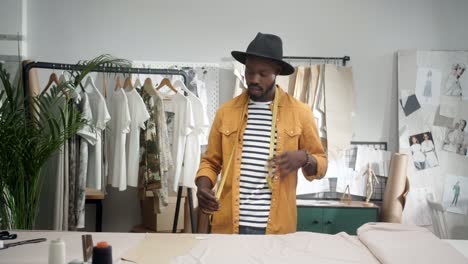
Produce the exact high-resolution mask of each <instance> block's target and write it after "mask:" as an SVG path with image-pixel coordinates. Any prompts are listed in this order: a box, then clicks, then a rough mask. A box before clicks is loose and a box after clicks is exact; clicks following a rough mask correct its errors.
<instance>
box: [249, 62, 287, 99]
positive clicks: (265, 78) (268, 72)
mask: <svg viewBox="0 0 468 264" xmlns="http://www.w3.org/2000/svg"><path fill="white" fill-rule="evenodd" d="M279 72H280V66H279V65H277V64H275V62H273V61H272V60H269V59H263V58H259V57H254V56H250V57H247V60H246V61H245V79H246V81H247V86H248V89H247V93H248V94H249V96H250V98H251V99H252V100H254V101H264V102H265V101H270V100H272V98H271V94H272V90H273V89H274V88H275V87H274V84H275V79H276V75H278V73H279Z"/></svg>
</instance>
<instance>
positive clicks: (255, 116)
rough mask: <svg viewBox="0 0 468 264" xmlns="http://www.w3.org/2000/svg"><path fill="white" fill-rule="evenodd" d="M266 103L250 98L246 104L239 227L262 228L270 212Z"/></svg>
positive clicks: (267, 107) (269, 113)
mask: <svg viewBox="0 0 468 264" xmlns="http://www.w3.org/2000/svg"><path fill="white" fill-rule="evenodd" d="M270 103H271V102H253V101H251V102H250V103H249V105H248V119H247V126H246V128H245V132H244V136H243V144H242V160H241V168H240V215H239V217H240V219H239V220H240V221H239V222H240V223H239V225H241V226H250V227H259V228H265V227H266V226H267V222H268V216H269V214H270V202H271V191H270V189H269V188H268V183H267V181H266V177H267V175H268V168H267V161H268V154H269V152H270V133H271V120H272V112H271V110H270V107H269V105H270ZM275 149H276V135H275Z"/></svg>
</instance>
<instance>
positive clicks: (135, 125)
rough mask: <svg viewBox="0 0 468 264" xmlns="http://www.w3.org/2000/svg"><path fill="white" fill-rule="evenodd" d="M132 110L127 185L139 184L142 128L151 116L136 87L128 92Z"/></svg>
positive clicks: (129, 106) (128, 137)
mask: <svg viewBox="0 0 468 264" xmlns="http://www.w3.org/2000/svg"><path fill="white" fill-rule="evenodd" d="M126 95H127V99H128V109H129V110H130V119H131V122H130V132H129V133H128V134H127V142H126V149H125V150H126V153H127V185H128V186H132V187H137V186H138V169H139V161H140V128H141V129H145V122H146V120H148V119H149V118H150V115H149V113H148V110H146V105H145V103H144V102H143V99H142V98H141V96H140V95H139V94H138V92H137V91H136V90H135V89H132V90H130V91H128V92H126Z"/></svg>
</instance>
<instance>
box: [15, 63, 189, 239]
mask: <svg viewBox="0 0 468 264" xmlns="http://www.w3.org/2000/svg"><path fill="white" fill-rule="evenodd" d="M33 68H39V69H53V70H75V71H81V70H83V69H84V68H85V66H84V65H79V64H66V63H54V62H41V61H39V62H38V61H34V62H30V63H27V64H25V65H24V66H23V83H24V88H23V89H24V96H25V97H27V96H28V92H29V71H30V70H31V69H33ZM92 72H108V73H124V74H125V73H126V74H130V73H137V74H148V75H180V76H182V78H183V80H184V84H185V85H187V84H188V83H187V82H188V76H187V73H186V72H184V71H183V70H176V69H155V68H133V67H98V68H95V69H93V70H92ZM182 191H183V187H182V186H179V188H178V191H177V203H176V211H175V215H174V222H173V227H172V233H176V231H177V222H178V220H179V210H180V201H181V199H182ZM187 198H188V201H189V211H190V224H191V227H192V232H195V231H196V230H197V229H196V228H195V218H194V215H193V198H192V188H189V187H187Z"/></svg>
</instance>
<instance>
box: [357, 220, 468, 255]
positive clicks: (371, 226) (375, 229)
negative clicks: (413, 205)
mask: <svg viewBox="0 0 468 264" xmlns="http://www.w3.org/2000/svg"><path fill="white" fill-rule="evenodd" d="M357 235H358V238H359V240H360V241H361V242H362V243H363V244H364V245H365V246H367V248H369V250H370V251H371V252H372V253H373V254H374V256H375V257H376V258H378V259H379V261H380V262H382V263H398V264H405V263H408V264H410V263H411V264H412V263H424V264H431V263H434V264H436V263H451V264H458V263H460V264H461V263H465V264H466V263H468V259H467V258H465V257H464V256H463V255H462V254H461V253H460V252H459V251H457V250H456V249H454V248H453V247H452V246H450V245H449V244H448V243H446V242H444V241H442V240H440V239H439V238H438V237H436V236H435V235H434V234H433V233H431V232H430V231H429V230H428V229H426V228H423V227H419V226H410V225H402V224H394V223H368V224H365V225H363V226H361V227H360V228H359V229H358V231H357Z"/></svg>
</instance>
